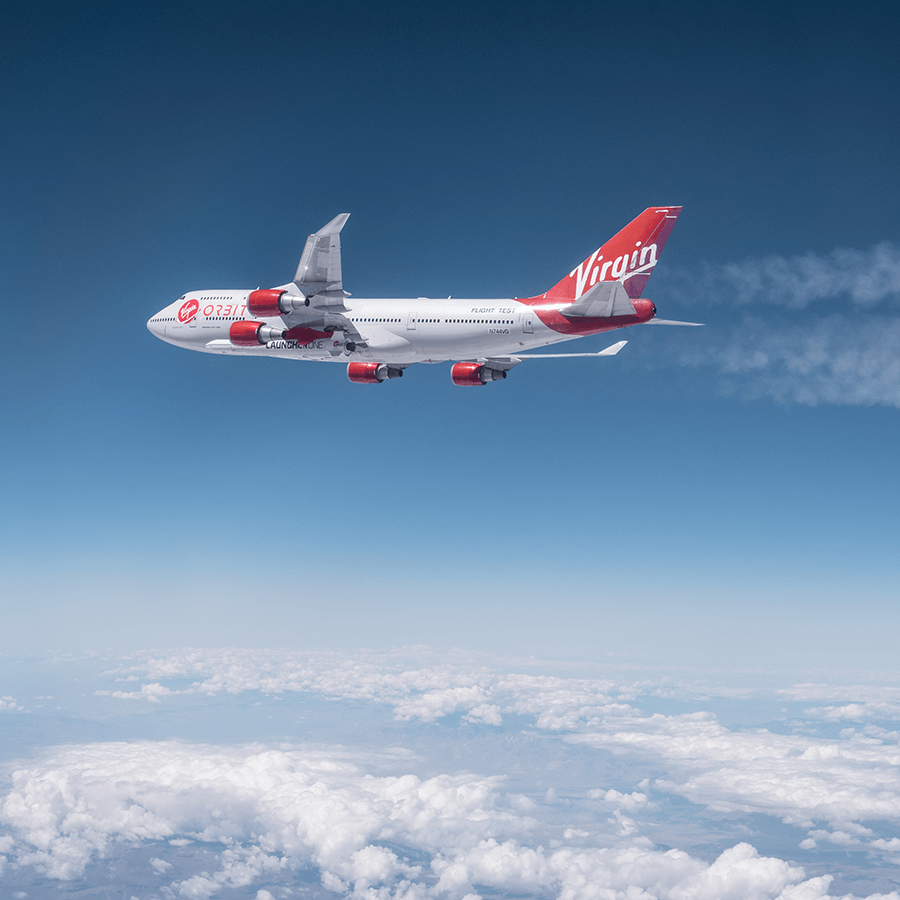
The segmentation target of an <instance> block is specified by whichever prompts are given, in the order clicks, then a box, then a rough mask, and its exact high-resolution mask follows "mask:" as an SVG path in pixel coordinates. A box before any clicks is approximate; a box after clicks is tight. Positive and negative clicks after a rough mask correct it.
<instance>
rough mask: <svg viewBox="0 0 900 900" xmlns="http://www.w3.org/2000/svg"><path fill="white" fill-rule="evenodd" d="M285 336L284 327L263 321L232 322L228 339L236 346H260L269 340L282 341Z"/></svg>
mask: <svg viewBox="0 0 900 900" xmlns="http://www.w3.org/2000/svg"><path fill="white" fill-rule="evenodd" d="M283 338H284V329H283V328H273V327H272V326H271V325H263V323H262V322H247V321H241V322H232V323H231V328H229V329H228V340H230V341H231V343H232V344H234V346H235V347H259V346H260V345H261V344H267V343H268V342H269V341H280V340H282V339H283Z"/></svg>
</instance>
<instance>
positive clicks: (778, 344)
mask: <svg viewBox="0 0 900 900" xmlns="http://www.w3.org/2000/svg"><path fill="white" fill-rule="evenodd" d="M705 337H706V339H705V340H704V341H703V342H702V345H697V344H694V346H693V347H691V348H689V349H688V348H684V347H682V349H681V350H680V351H679V352H678V355H677V357H676V358H677V361H678V362H679V363H681V364H682V365H690V366H700V365H713V366H715V367H716V368H717V369H718V371H719V373H720V375H722V376H723V381H722V384H721V387H722V389H723V390H724V391H725V392H726V393H731V394H734V395H737V396H740V397H743V398H746V399H754V398H758V397H766V396H767V397H772V398H773V399H775V400H779V401H783V402H794V403H802V404H804V405H807V406H817V405H819V404H822V403H829V404H838V405H852V406H874V405H881V406H894V407H897V408H900V317H888V316H869V317H866V318H864V319H852V318H849V317H847V316H841V315H831V316H827V317H824V318H812V317H807V318H805V319H803V320H802V321H799V322H791V323H785V322H777V323H773V322H771V321H765V320H760V319H756V318H745V319H744V320H743V321H742V322H741V323H740V324H739V325H738V326H736V327H731V328H729V329H728V331H727V332H726V333H724V334H723V333H722V332H721V330H719V329H715V330H710V332H709V333H708V334H707V335H706V336H705Z"/></svg>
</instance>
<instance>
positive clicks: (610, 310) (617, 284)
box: [560, 281, 634, 319]
mask: <svg viewBox="0 0 900 900" xmlns="http://www.w3.org/2000/svg"><path fill="white" fill-rule="evenodd" d="M560 312H561V313H562V314H563V315H564V316H567V317H569V318H573V317H579V318H580V317H582V316H583V317H585V318H590V319H601V318H603V319H605V318H607V317H609V316H633V315H634V306H633V305H632V303H631V300H630V299H629V298H628V294H627V293H626V291H625V286H624V285H623V284H622V282H621V281H601V282H598V283H597V284H595V285H594V286H593V287H592V288H590V290H587V291H585V292H584V293H583V294H582V295H581V297H580V298H579V299H578V300H576V301H575V303H573V304H571V305H570V306H564V307H563V308H562V309H561V310H560Z"/></svg>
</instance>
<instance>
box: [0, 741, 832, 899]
mask: <svg viewBox="0 0 900 900" xmlns="http://www.w3.org/2000/svg"><path fill="white" fill-rule="evenodd" d="M502 788H503V786H502V781H501V780H500V779H497V778H483V777H478V776H475V775H469V774H459V775H449V774H443V775H437V776H434V777H432V778H424V779H421V778H418V777H416V776H413V775H401V776H391V777H384V776H382V777H376V776H373V775H371V774H369V773H368V772H367V771H366V770H365V768H364V767H363V766H362V765H361V764H360V763H359V761H356V762H354V761H352V760H351V759H350V758H349V755H348V754H347V752H346V751H342V750H340V749H338V748H332V749H330V750H329V749H320V750H310V749H306V750H303V749H295V750H284V749H280V750H272V749H267V748H263V747H249V748H223V747H215V746H210V745H204V746H198V745H189V744H180V743H174V742H164V743H149V742H145V743H139V744H127V743H113V744H87V745H81V746H72V747H65V748H61V749H59V750H57V751H56V752H55V753H54V754H52V755H50V756H48V757H47V758H45V759H43V760H40V761H35V762H33V763H32V764H31V765H30V766H29V767H28V768H25V769H21V770H19V771H17V772H16V773H15V774H14V776H13V787H12V789H11V791H10V792H9V794H8V795H7V796H6V798H5V799H4V801H3V804H2V807H0V821H2V823H3V824H4V825H5V826H6V827H7V828H9V829H10V832H11V835H12V837H13V838H14V840H15V843H14V846H12V847H10V855H11V856H12V857H13V858H14V860H15V862H16V863H17V865H19V866H20V867H21V866H33V867H35V868H37V869H39V870H40V871H42V872H44V873H46V874H47V875H48V876H49V877H52V878H56V879H72V878H76V877H79V876H80V875H81V874H82V873H83V872H84V871H85V868H86V867H87V866H88V865H89V864H90V862H91V861H92V860H93V859H95V858H97V857H100V856H103V855H104V854H107V853H109V852H110V851H111V849H112V848H113V847H114V845H115V844H117V843H119V842H122V841H124V842H128V843H132V844H135V843H137V844H139V843H141V842H146V841H151V842H154V843H155V844H156V846H159V842H163V841H166V840H168V839H171V838H173V837H174V836H175V835H179V834H181V835H187V836H189V837H190V838H191V839H192V840H194V841H196V842H198V844H201V845H206V846H214V845H215V843H216V842H219V843H222V844H224V845H225V849H224V850H222V851H221V852H219V853H218V867H217V868H215V869H213V870H207V871H203V872H200V873H197V874H194V875H192V876H190V877H188V878H182V879H180V880H175V881H172V882H170V884H169V885H168V888H167V890H169V891H170V892H171V894H172V895H173V896H175V897H184V898H188V900H208V898H211V897H213V896H216V895H217V894H219V893H221V892H222V891H223V890H225V889H236V888H239V887H243V888H246V887H252V886H253V885H254V884H258V882H259V881H261V880H265V879H272V878H273V877H276V876H277V875H278V874H279V873H281V872H283V871H284V870H286V869H291V868H297V867H299V866H303V865H309V864H312V865H314V866H316V867H318V869H319V870H320V872H321V881H322V884H323V886H325V887H327V888H329V889H332V890H335V891H337V892H341V893H352V894H353V896H354V897H359V898H368V900H376V898H383V900H387V898H389V897H397V898H399V897H405V898H410V900H412V898H422V900H424V898H426V897H445V898H448V900H459V898H462V897H464V896H465V895H471V894H474V893H475V890H476V888H475V886H476V885H486V886H488V887H492V888H495V889H497V890H503V891H519V892H524V893H527V894H529V895H533V894H536V895H540V896H555V897H559V898H565V900H593V898H598V897H608V898H610V900H613V898H620V900H626V898H634V897H638V896H640V897H644V898H651V897H659V898H668V900H689V898H696V900H704V898H710V900H712V898H728V897H735V898H737V897H741V898H779V897H780V898H782V900H788V898H801V897H802V898H820V897H822V898H824V897H825V896H827V885H828V879H821V878H820V879H816V878H813V879H806V877H805V873H804V871H803V869H802V868H800V867H797V866H794V865H791V864H789V863H787V862H785V861H783V860H779V859H774V858H764V857H760V856H759V855H758V854H757V852H756V851H755V850H754V849H753V848H752V847H750V846H749V845H747V844H738V845H737V846H735V847H732V848H731V849H729V850H726V851H725V852H724V853H722V854H721V855H720V856H719V857H718V859H716V860H715V861H713V862H712V863H711V864H707V863H704V862H702V861H701V860H698V859H695V858H693V857H691V856H689V855H688V854H687V853H684V852H682V851H680V850H668V851H661V850H656V849H654V848H653V846H652V845H651V844H650V842H649V841H647V839H646V838H643V837H640V836H639V835H634V834H622V835H620V836H619V837H618V838H616V837H615V835H614V834H610V833H608V832H603V831H600V832H596V833H593V834H590V833H588V834H587V837H586V836H585V835H586V832H585V831H584V830H580V831H577V830H572V831H571V837H572V838H573V840H575V841H576V843H577V845H578V846H565V845H562V846H559V842H558V841H557V842H556V843H557V846H556V847H555V848H551V849H550V850H546V849H544V847H545V846H546V845H547V838H548V836H549V833H550V832H548V831H547V826H545V825H542V824H541V822H540V821H539V820H537V819H535V817H534V815H533V814H532V813H530V812H524V811H522V810H519V809H517V807H516V804H514V803H513V802H511V799H512V798H510V797H509V796H508V795H507V794H505V793H504V792H503V789H502ZM629 796H630V798H631V800H630V801H629V800H628V797H629ZM639 796H640V795H639V794H637V793H634V794H632V795H625V794H618V792H617V795H611V799H612V800H614V801H616V802H617V803H620V804H621V805H627V803H628V802H634V803H635V804H636V805H641V804H642V803H643V801H641V800H639V799H638V798H639ZM592 841H602V842H605V844H601V845H600V846H597V845H595V846H590V844H591V842H592ZM403 848H410V851H411V852H412V851H415V855H418V856H420V857H421V856H422V854H424V859H425V860H426V861H425V862H415V863H413V862H410V860H409V859H406V858H404V852H403ZM150 864H151V866H152V867H153V868H154V870H155V871H156V872H157V874H158V875H159V876H160V877H163V876H168V875H170V874H171V872H170V870H169V868H168V866H167V865H166V860H163V859H162V858H161V857H154V858H153V859H151V862H150ZM640 891H643V892H644V893H640ZM257 896H260V894H259V893H258V894H257ZM262 896H265V894H263V895H262Z"/></svg>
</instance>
